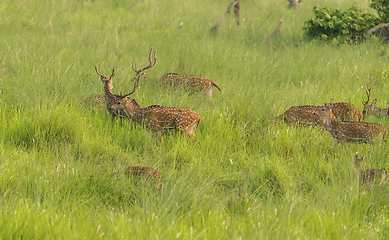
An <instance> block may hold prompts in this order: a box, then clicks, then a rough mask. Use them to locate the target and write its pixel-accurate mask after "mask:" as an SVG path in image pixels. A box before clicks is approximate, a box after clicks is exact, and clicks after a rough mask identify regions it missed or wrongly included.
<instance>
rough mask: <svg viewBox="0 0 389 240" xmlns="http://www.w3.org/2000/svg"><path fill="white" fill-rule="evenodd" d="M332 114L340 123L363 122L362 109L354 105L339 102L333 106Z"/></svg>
mask: <svg viewBox="0 0 389 240" xmlns="http://www.w3.org/2000/svg"><path fill="white" fill-rule="evenodd" d="M332 113H333V114H334V115H335V117H336V119H337V120H338V121H356V122H359V121H362V118H363V114H362V111H361V109H359V108H358V107H356V106H355V105H353V104H350V103H345V102H339V103H333V104H332Z"/></svg>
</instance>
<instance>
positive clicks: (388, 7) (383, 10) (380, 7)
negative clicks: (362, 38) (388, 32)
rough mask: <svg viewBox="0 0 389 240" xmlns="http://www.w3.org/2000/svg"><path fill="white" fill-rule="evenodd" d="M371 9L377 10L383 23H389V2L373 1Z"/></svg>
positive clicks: (387, 0)
mask: <svg viewBox="0 0 389 240" xmlns="http://www.w3.org/2000/svg"><path fill="white" fill-rule="evenodd" d="M370 7H371V8H373V9H375V10H377V14H378V17H379V18H380V20H381V22H383V23H387V22H389V0H371V4H370Z"/></svg>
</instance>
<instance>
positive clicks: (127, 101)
mask: <svg viewBox="0 0 389 240" xmlns="http://www.w3.org/2000/svg"><path fill="white" fill-rule="evenodd" d="M150 55H151V52H150ZM156 60H157V58H156V56H155V54H154V60H153V61H152V60H151V57H150V65H149V66H147V67H144V68H143V69H141V70H137V69H136V65H135V67H134V64H133V69H134V71H135V73H136V76H135V78H136V80H135V84H134V90H133V91H132V92H130V93H128V94H126V95H124V96H123V95H121V96H120V98H119V101H117V102H116V103H115V104H113V105H112V106H111V108H112V109H115V110H122V111H124V112H125V114H126V116H127V118H128V119H130V120H133V121H134V122H136V123H139V124H141V125H142V126H145V127H148V128H151V129H152V130H154V131H156V132H157V133H158V134H159V133H160V132H161V131H162V130H165V129H177V130H179V131H180V132H181V133H184V134H187V135H188V136H190V137H193V138H195V137H196V136H195V131H196V129H197V127H198V126H199V124H200V121H201V118H200V115H199V114H198V113H196V112H194V111H192V110H190V109H188V108H181V107H162V106H158V105H152V106H148V107H145V108H142V107H141V106H140V105H139V104H138V102H137V101H136V100H135V99H132V98H127V96H129V95H131V94H133V93H134V92H135V90H136V88H137V86H138V82H139V77H140V75H141V74H142V73H143V72H144V71H146V70H148V69H150V68H152V67H154V66H155V63H156Z"/></svg>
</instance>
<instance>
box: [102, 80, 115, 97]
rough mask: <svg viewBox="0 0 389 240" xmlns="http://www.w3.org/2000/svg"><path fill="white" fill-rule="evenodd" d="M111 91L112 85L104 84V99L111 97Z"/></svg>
mask: <svg viewBox="0 0 389 240" xmlns="http://www.w3.org/2000/svg"><path fill="white" fill-rule="evenodd" d="M112 89H113V85H112V83H111V84H109V83H104V96H105V97H107V96H112Z"/></svg>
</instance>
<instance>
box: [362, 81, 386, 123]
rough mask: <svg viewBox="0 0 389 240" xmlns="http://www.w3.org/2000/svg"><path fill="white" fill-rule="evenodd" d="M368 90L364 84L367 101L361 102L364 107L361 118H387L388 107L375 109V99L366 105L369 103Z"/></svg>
mask: <svg viewBox="0 0 389 240" xmlns="http://www.w3.org/2000/svg"><path fill="white" fill-rule="evenodd" d="M370 90H371V89H370V88H369V86H368V85H367V84H366V94H367V100H366V101H362V104H363V106H364V108H363V116H364V117H367V116H369V115H373V116H376V117H383V116H384V117H388V116H389V107H388V108H379V107H376V105H377V99H374V100H373V101H372V102H371V104H368V103H369V101H370Z"/></svg>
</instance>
